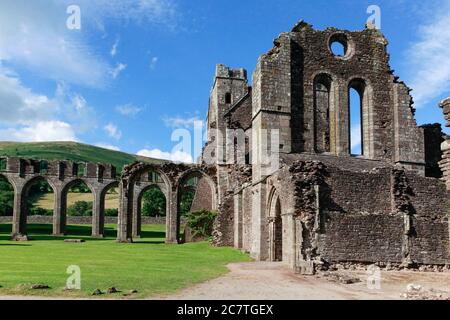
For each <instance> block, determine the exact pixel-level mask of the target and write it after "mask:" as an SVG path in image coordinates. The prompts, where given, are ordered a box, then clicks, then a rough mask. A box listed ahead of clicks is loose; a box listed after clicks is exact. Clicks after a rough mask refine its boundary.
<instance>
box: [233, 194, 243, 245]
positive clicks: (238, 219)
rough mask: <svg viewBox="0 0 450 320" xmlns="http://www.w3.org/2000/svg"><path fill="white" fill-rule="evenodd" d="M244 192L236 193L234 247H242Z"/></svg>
mask: <svg viewBox="0 0 450 320" xmlns="http://www.w3.org/2000/svg"><path fill="white" fill-rule="evenodd" d="M242 220H243V217H242V192H239V193H237V194H235V195H234V247H235V248H239V249H242V236H243V232H242V226H243V221H242Z"/></svg>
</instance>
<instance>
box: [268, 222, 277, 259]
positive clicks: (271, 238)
mask: <svg viewBox="0 0 450 320" xmlns="http://www.w3.org/2000/svg"><path fill="white" fill-rule="evenodd" d="M267 221H268V223H269V261H275V259H276V257H275V217H269V218H268V219H267Z"/></svg>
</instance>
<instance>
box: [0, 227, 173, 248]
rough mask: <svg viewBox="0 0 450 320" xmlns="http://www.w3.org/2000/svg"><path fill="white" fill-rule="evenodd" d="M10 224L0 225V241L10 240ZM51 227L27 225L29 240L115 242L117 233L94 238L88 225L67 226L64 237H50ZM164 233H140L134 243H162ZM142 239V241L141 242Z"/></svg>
mask: <svg viewBox="0 0 450 320" xmlns="http://www.w3.org/2000/svg"><path fill="white" fill-rule="evenodd" d="M11 230H12V226H11V224H0V241H2V240H3V241H7V240H11V232H12V231H11ZM52 232H53V226H52V225H51V224H29V225H27V234H28V238H29V239H30V240H40V241H44V240H59V241H61V240H64V239H74V238H83V239H86V240H89V241H103V240H115V239H116V237H117V231H116V229H115V228H114V227H105V230H104V237H103V238H95V237H92V236H91V233H92V227H91V226H90V225H68V226H67V227H66V235H64V236H54V235H52ZM165 235H166V233H165V232H163V231H144V230H143V231H142V232H141V238H140V239H137V241H138V242H136V243H153V244H155V243H164V238H165ZM141 239H142V241H141Z"/></svg>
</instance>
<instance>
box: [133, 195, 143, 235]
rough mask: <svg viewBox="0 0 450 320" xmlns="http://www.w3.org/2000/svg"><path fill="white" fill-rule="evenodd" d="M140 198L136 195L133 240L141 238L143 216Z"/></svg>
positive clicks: (134, 200) (134, 198)
mask: <svg viewBox="0 0 450 320" xmlns="http://www.w3.org/2000/svg"><path fill="white" fill-rule="evenodd" d="M139 200H140V199H139V196H138V195H137V194H136V195H135V196H134V197H133V232H132V235H133V238H140V237H141V224H142V222H141V221H142V216H141V206H140V201H139Z"/></svg>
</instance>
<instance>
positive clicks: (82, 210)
mask: <svg viewBox="0 0 450 320" xmlns="http://www.w3.org/2000/svg"><path fill="white" fill-rule="evenodd" d="M67 215H69V216H77V217H90V216H92V202H90V201H89V202H88V201H77V202H75V203H74V204H73V205H71V206H69V207H68V208H67Z"/></svg>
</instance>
